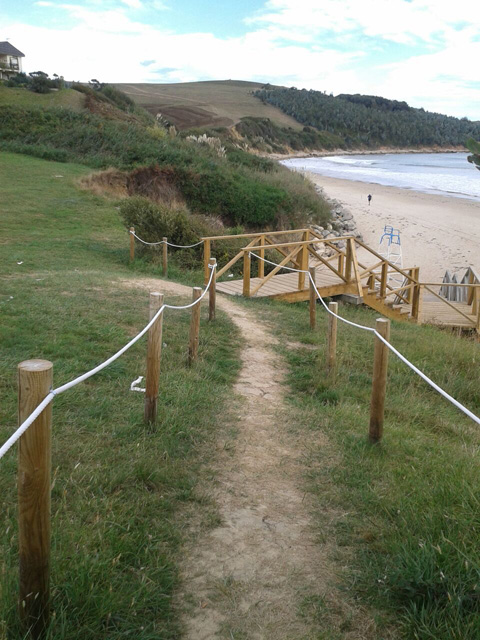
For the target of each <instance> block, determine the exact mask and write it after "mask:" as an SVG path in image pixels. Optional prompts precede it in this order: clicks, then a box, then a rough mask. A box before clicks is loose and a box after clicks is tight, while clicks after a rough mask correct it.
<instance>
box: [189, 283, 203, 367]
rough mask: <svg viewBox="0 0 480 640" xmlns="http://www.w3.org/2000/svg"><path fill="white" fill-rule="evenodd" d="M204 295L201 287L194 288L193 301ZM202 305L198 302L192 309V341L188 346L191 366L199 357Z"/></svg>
mask: <svg viewBox="0 0 480 640" xmlns="http://www.w3.org/2000/svg"><path fill="white" fill-rule="evenodd" d="M201 295H202V290H201V288H200V287H193V292H192V301H193V302H195V300H198V298H199V297H200V296H201ZM201 304H202V303H201V302H198V303H197V304H196V305H195V306H194V307H192V318H191V320H190V340H189V344H188V364H189V365H191V364H192V362H194V360H196V359H197V355H198V339H199V334H200V305H201Z"/></svg>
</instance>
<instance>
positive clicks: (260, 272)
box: [258, 234, 265, 280]
mask: <svg viewBox="0 0 480 640" xmlns="http://www.w3.org/2000/svg"><path fill="white" fill-rule="evenodd" d="M260 246H261V247H264V246H265V234H262V235H261V236H260ZM260 258H261V260H259V261H258V277H259V278H262V280H263V278H264V277H265V262H264V261H263V260H264V259H265V249H260Z"/></svg>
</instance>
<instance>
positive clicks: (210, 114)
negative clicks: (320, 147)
mask: <svg viewBox="0 0 480 640" xmlns="http://www.w3.org/2000/svg"><path fill="white" fill-rule="evenodd" d="M114 86H116V87H117V88H118V89H120V90H121V91H123V92H124V93H126V94H127V95H128V96H129V97H130V98H132V99H133V100H135V102H136V103H137V104H139V105H141V106H143V107H145V108H147V109H148V110H149V111H150V112H151V113H153V114H154V115H155V114H156V113H157V112H160V113H162V114H164V115H165V116H166V117H167V118H168V119H169V120H170V121H171V122H173V123H174V124H175V126H177V128H180V129H184V128H190V127H197V126H205V127H213V126H224V127H228V126H231V125H233V124H236V123H237V122H239V120H240V118H243V117H245V116H252V117H258V118H270V120H272V122H274V123H275V124H277V125H279V126H281V127H292V128H293V129H295V130H296V131H301V130H302V129H303V125H300V124H299V123H298V122H297V121H296V120H295V119H294V118H292V117H290V116H288V115H286V114H285V113H283V112H282V111H281V110H280V109H277V108H276V107H273V106H272V105H268V104H262V102H261V101H260V100H258V99H257V98H254V97H253V96H252V95H251V93H252V91H255V90H257V89H260V88H261V87H262V85H261V84H260V83H257V82H241V81H234V80H224V81H208V82H185V83H175V84H115V85H114Z"/></svg>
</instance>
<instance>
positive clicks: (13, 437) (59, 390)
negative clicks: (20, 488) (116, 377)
mask: <svg viewBox="0 0 480 640" xmlns="http://www.w3.org/2000/svg"><path fill="white" fill-rule="evenodd" d="M216 266H217V265H216V264H214V265H210V264H209V265H208V267H209V269H210V278H209V280H208V284H207V286H206V287H205V289H204V290H203V292H202V294H201V295H200V296H199V297H198V298H197V299H196V300H194V301H193V302H191V303H190V304H186V305H183V306H174V305H171V304H163V305H162V306H161V307H160V309H159V310H158V311H157V313H156V314H155V315H154V316H153V318H152V319H151V320H150V322H149V323H148V324H147V325H146V326H145V327H144V328H143V329H142V330H141V331H140V333H138V334H137V335H136V336H135V337H134V338H132V340H130V342H129V343H128V344H126V345H124V346H123V347H122V348H121V349H119V350H118V351H117V352H116V353H114V354H113V356H110V358H108V359H107V360H105V361H104V362H102V363H101V364H99V365H98V366H96V367H95V368H93V369H90V371H87V372H86V373H84V374H82V375H81V376H78V377H77V378H75V379H74V380H71V381H70V382H67V383H66V384H64V385H62V386H61V387H57V388H56V389H52V390H51V391H50V392H49V393H48V395H46V396H45V398H44V399H43V400H42V402H41V403H40V404H39V405H38V407H37V408H36V409H35V410H34V411H33V413H31V414H30V415H29V416H28V418H27V419H26V420H25V421H24V422H22V424H21V425H20V426H19V427H18V429H17V430H16V431H15V432H14V433H13V434H12V435H11V436H10V438H9V439H8V440H7V441H6V442H5V443H4V444H3V446H2V447H0V459H1V458H3V456H4V455H5V454H6V453H7V451H8V450H9V449H10V448H11V447H12V446H13V445H14V444H15V442H16V441H17V440H18V439H19V438H20V437H21V436H22V435H23V434H24V433H25V431H26V430H27V429H28V427H29V426H30V425H31V424H32V422H34V420H36V419H37V417H38V416H39V415H40V414H41V413H42V411H43V410H44V409H45V407H47V406H48V405H49V404H50V402H51V401H52V400H53V398H54V397H55V396H57V395H59V394H60V393H63V392H64V391H67V390H68V389H71V388H72V387H75V386H76V385H77V384H80V382H84V381H85V380H87V379H88V378H91V377H92V376H94V375H95V374H96V373H98V372H99V371H102V369H105V368H106V367H108V365H110V364H112V362H114V361H115V360H117V359H118V358H119V357H120V356H121V355H123V354H124V353H125V351H128V349H130V347H132V346H133V345H134V344H135V343H136V342H138V341H139V340H140V338H142V337H143V336H144V335H145V334H146V333H147V331H148V330H149V329H150V327H151V326H152V325H153V324H154V323H155V322H156V320H157V319H158V317H159V316H160V314H161V313H162V312H163V310H164V309H190V307H193V306H195V305H196V304H199V303H200V302H201V300H202V298H204V297H205V295H206V293H207V291H208V290H209V288H210V285H211V283H212V278H213V274H214V270H215V268H216Z"/></svg>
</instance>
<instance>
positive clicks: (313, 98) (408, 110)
mask: <svg viewBox="0 0 480 640" xmlns="http://www.w3.org/2000/svg"><path fill="white" fill-rule="evenodd" d="M255 95H256V96H257V98H258V99H259V100H261V101H262V102H264V103H266V104H270V105H273V106H275V107H278V108H279V109H281V110H282V111H284V112H285V113H286V114H288V115H290V116H291V117H293V118H295V119H296V120H297V121H299V122H301V123H302V124H304V125H307V126H310V127H315V128H316V129H318V130H321V131H328V132H329V133H331V134H334V135H337V136H340V137H342V138H343V139H344V142H345V145H346V146H348V147H350V148H352V147H353V148H355V147H362V146H364V147H376V146H381V145H383V146H388V145H389V146H392V147H418V146H428V147H434V146H438V147H452V146H453V147H456V146H463V147H465V144H466V141H467V139H468V138H471V137H473V138H478V137H480V122H471V121H469V120H467V119H466V118H462V119H459V118H453V117H450V116H445V115H442V114H439V113H430V112H428V111H425V110H424V109H414V108H413V107H409V106H408V104H407V103H406V102H399V101H397V100H387V99H385V98H381V97H378V96H364V95H348V94H341V95H338V96H336V97H334V96H332V95H327V94H326V93H323V92H321V91H312V90H310V91H307V90H306V89H302V90H299V89H295V88H290V89H287V88H284V87H269V88H262V89H260V90H259V91H257V92H256V93H255Z"/></svg>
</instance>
